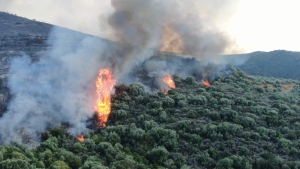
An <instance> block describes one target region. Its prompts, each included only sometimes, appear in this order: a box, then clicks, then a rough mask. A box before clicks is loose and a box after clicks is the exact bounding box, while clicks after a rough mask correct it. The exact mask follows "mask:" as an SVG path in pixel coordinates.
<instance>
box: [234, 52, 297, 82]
mask: <svg viewBox="0 0 300 169" xmlns="http://www.w3.org/2000/svg"><path fill="white" fill-rule="evenodd" d="M299 65H300V52H292V51H285V50H275V51H272V52H254V53H251V54H250V57H249V59H248V61H247V62H246V63H245V64H243V65H241V66H239V68H240V69H241V70H243V71H245V72H246V73H248V74H251V75H258V76H266V77H276V78H286V79H294V80H300V74H299V72H300V66H299Z"/></svg>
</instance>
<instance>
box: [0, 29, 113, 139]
mask: <svg viewBox="0 0 300 169" xmlns="http://www.w3.org/2000/svg"><path fill="white" fill-rule="evenodd" d="M49 39H50V40H51V41H49V43H51V44H50V45H52V48H53V50H50V51H48V52H47V53H46V54H45V55H44V56H41V57H40V59H39V61H38V62H35V63H32V61H31V58H30V57H29V56H27V55H26V54H24V55H22V56H19V57H16V58H14V59H13V60H11V63H10V70H9V74H10V77H9V79H8V86H9V89H10V93H11V95H12V100H11V101H10V103H9V105H8V111H7V112H6V113H4V115H3V117H2V118H1V119H0V133H1V141H2V142H3V143H4V144H10V143H11V142H12V141H17V142H21V141H24V140H22V137H23V136H24V130H25V134H26V135H29V136H30V137H31V138H32V139H34V140H35V141H37V140H38V137H37V134H38V133H40V132H44V131H46V129H47V128H48V127H53V126H56V125H59V124H60V123H62V122H68V123H69V124H70V125H71V128H70V133H71V134H73V135H77V134H79V133H81V132H86V131H87V128H86V125H87V124H86V120H87V119H88V118H91V117H92V116H93V113H94V107H93V105H94V103H95V102H94V101H95V100H94V98H95V97H94V96H95V95H94V93H95V92H94V91H95V79H96V77H97V75H98V71H99V69H101V68H103V67H105V66H106V65H105V63H103V62H102V60H104V59H105V56H106V55H105V51H106V48H107V47H108V46H107V43H106V42H104V41H101V40H99V39H98V38H95V37H91V36H84V35H81V34H78V33H76V32H72V31H67V30H65V29H61V28H54V29H53V31H52V33H51V35H50V36H49Z"/></svg>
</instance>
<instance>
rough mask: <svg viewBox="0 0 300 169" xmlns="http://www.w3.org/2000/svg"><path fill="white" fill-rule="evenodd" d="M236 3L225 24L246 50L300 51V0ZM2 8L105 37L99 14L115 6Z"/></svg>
mask: <svg viewBox="0 0 300 169" xmlns="http://www.w3.org/2000/svg"><path fill="white" fill-rule="evenodd" d="M220 2H224V3H226V2H227V1H220ZM236 3H237V5H236V7H235V8H234V9H233V10H235V11H232V12H233V13H234V15H233V16H232V14H230V17H231V18H230V19H228V21H227V20H226V23H222V27H223V30H224V31H226V32H228V33H229V34H230V35H231V37H232V38H233V39H235V40H236V41H237V43H238V45H239V46H240V47H242V48H244V49H245V51H246V52H252V51H271V50H276V49H285V50H292V51H300V43H299V39H300V23H299V21H298V20H297V19H298V16H300V10H299V9H298V8H299V6H300V1H299V0H236ZM215 10H217V9H215ZM0 11H7V12H9V13H13V14H17V15H18V16H23V17H26V18H29V19H36V20H38V21H43V22H47V23H51V24H55V25H59V26H63V27H67V28H70V29H74V30H78V31H81V32H84V33H89V34H93V35H96V36H102V37H103V36H105V35H106V34H107V32H104V31H103V29H101V28H100V27H101V26H100V22H99V17H103V16H104V15H108V14H109V13H111V12H112V11H113V9H112V7H111V5H110V0H0ZM224 15H227V13H224ZM102 28H103V27H102Z"/></svg>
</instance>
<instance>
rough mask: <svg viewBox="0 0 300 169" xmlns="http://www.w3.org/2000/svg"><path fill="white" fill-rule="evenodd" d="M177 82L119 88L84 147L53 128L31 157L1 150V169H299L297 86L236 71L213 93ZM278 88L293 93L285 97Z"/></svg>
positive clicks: (19, 148)
mask: <svg viewBox="0 0 300 169" xmlns="http://www.w3.org/2000/svg"><path fill="white" fill-rule="evenodd" d="M174 80H175V82H176V85H177V88H176V89H174V90H170V91H169V94H168V95H164V94H163V93H153V94H149V93H146V92H145V91H144V89H143V87H142V86H141V85H136V84H134V85H121V86H118V87H117V88H116V94H115V95H114V96H113V106H112V108H113V111H112V114H111V117H110V120H109V122H108V124H107V126H108V127H106V128H99V129H97V130H93V131H91V132H90V133H89V134H87V135H85V137H86V140H85V142H83V143H80V142H78V141H77V140H76V138H74V137H72V136H70V135H68V134H67V133H66V132H65V131H64V130H63V129H58V128H57V129H53V130H51V131H49V132H47V134H46V135H45V136H44V139H46V141H44V142H43V143H42V144H41V145H40V147H38V148H37V149H35V150H28V149H27V148H25V147H24V146H21V145H15V146H12V147H1V148H0V161H1V162H0V166H1V168H9V167H11V166H13V168H26V167H29V166H30V165H31V166H36V167H38V168H44V167H46V168H48V167H49V168H55V167H57V166H60V168H68V167H71V168H78V167H81V168H92V167H95V168H163V167H164V168H189V167H191V168H215V167H216V168H230V167H232V168H239V169H241V168H296V167H300V161H297V160H298V159H299V155H300V151H299V146H300V131H299V128H300V121H299V120H300V116H299V111H300V107H299V106H298V104H299V101H300V97H299V94H300V88H299V85H300V83H299V81H286V80H282V79H270V78H261V77H255V76H247V75H245V74H244V73H243V72H241V71H239V70H234V73H233V75H230V76H228V77H220V78H219V79H216V80H215V81H214V82H213V84H212V86H211V87H204V86H202V85H199V84H197V83H196V82H195V80H194V79H193V78H191V77H189V78H187V79H185V80H183V79H180V78H178V77H176V76H175V77H174ZM281 84H293V85H294V88H293V90H291V91H290V93H284V92H282V91H281ZM270 85H272V89H270V88H271V87H270ZM268 86H269V87H268Z"/></svg>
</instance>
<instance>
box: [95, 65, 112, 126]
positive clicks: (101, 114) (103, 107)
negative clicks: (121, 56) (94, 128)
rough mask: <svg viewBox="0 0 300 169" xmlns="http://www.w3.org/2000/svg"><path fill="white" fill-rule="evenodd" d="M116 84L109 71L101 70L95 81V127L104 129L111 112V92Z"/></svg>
mask: <svg viewBox="0 0 300 169" xmlns="http://www.w3.org/2000/svg"><path fill="white" fill-rule="evenodd" d="M115 83H116V80H115V79H114V78H113V74H112V72H111V71H110V70H109V69H107V68H106V69H101V70H100V71H99V75H98V78H97V81H96V87H97V102H96V105H95V109H96V112H97V125H99V126H101V127H106V122H107V120H108V117H109V114H110V112H111V100H110V95H111V91H112V89H113V87H114V85H115Z"/></svg>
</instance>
